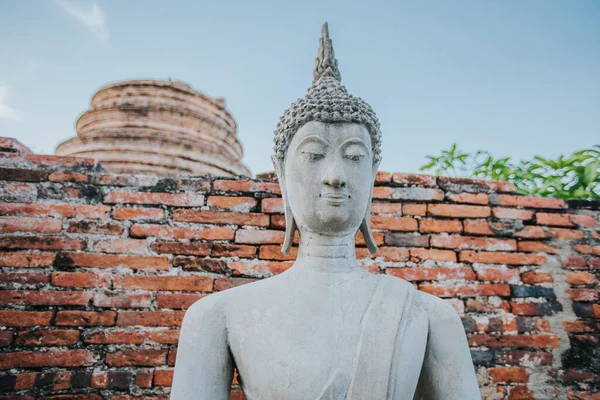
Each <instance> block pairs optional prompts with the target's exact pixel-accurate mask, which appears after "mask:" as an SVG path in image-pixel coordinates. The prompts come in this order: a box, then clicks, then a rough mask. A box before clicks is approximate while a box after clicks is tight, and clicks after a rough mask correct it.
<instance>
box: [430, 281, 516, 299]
mask: <svg viewBox="0 0 600 400" xmlns="http://www.w3.org/2000/svg"><path fill="white" fill-rule="evenodd" d="M419 290H422V291H424V292H427V293H430V294H433V295H436V296H439V297H457V296H463V297H474V296H510V286H508V285H505V284H494V283H474V284H456V285H453V286H440V285H438V284H434V283H422V284H420V285H419Z"/></svg>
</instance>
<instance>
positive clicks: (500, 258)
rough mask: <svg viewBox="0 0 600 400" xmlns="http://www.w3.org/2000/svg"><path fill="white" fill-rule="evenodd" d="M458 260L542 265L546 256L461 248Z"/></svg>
mask: <svg viewBox="0 0 600 400" xmlns="http://www.w3.org/2000/svg"><path fill="white" fill-rule="evenodd" d="M460 261H463V262H470V263H483V264H508V265H542V264H544V263H545V262H546V257H545V256H543V255H537V254H529V253H503V252H497V251H480V252H476V251H473V250H463V251H461V252H460Z"/></svg>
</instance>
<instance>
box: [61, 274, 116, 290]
mask: <svg viewBox="0 0 600 400" xmlns="http://www.w3.org/2000/svg"><path fill="white" fill-rule="evenodd" d="M52 285H54V286H63V287H84V288H94V287H106V286H110V275H107V274H96V273H88V272H53V273H52Z"/></svg>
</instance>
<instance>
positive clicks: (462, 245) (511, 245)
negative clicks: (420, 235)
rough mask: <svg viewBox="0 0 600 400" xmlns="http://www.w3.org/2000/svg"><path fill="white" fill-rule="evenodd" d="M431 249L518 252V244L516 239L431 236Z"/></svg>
mask: <svg viewBox="0 0 600 400" xmlns="http://www.w3.org/2000/svg"><path fill="white" fill-rule="evenodd" d="M431 247H439V248H443V249H480V250H495V251H513V250H517V243H516V241H515V240H514V239H496V238H482V237H476V236H456V235H452V236H447V235H443V236H442V235H433V236H431Z"/></svg>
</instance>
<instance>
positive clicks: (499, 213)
mask: <svg viewBox="0 0 600 400" xmlns="http://www.w3.org/2000/svg"><path fill="white" fill-rule="evenodd" d="M492 212H493V214H494V217H496V218H503V219H521V220H524V221H528V220H530V219H532V218H533V211H529V210H519V209H518V208H506V207H494V208H493V209H492Z"/></svg>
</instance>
